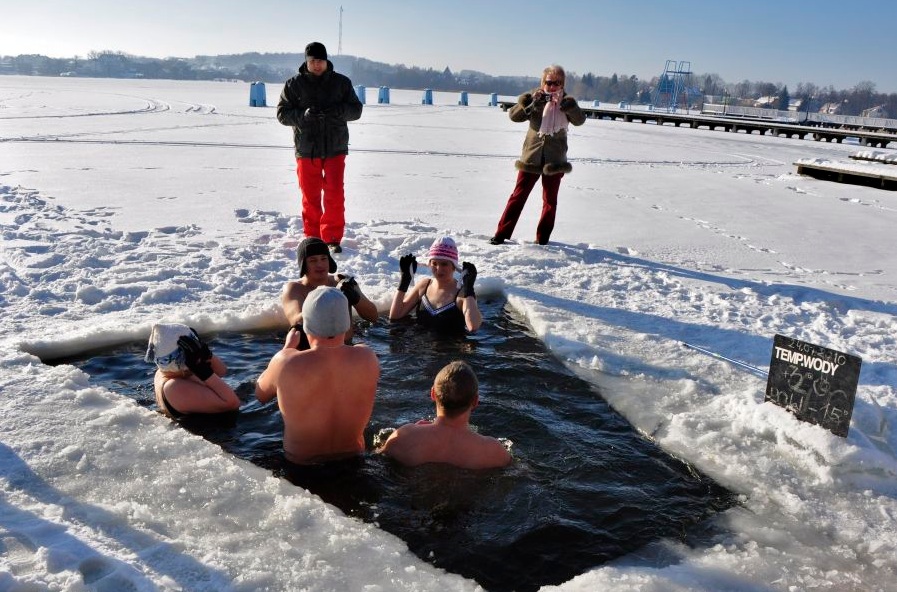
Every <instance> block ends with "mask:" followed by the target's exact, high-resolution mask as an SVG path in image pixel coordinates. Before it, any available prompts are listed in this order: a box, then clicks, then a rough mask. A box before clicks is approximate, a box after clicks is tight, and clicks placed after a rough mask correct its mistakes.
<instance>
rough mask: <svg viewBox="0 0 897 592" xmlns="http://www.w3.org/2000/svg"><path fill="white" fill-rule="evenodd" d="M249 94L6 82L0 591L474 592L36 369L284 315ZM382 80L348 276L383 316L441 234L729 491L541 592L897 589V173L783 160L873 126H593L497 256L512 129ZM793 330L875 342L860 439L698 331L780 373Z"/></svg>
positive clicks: (297, 495)
mask: <svg viewBox="0 0 897 592" xmlns="http://www.w3.org/2000/svg"><path fill="white" fill-rule="evenodd" d="M277 90H279V89H277ZM370 92H372V91H369V94H370ZM248 93H249V85H247V84H236V83H212V82H171V81H135V80H78V79H50V78H36V77H34V78H32V77H17V76H2V77H0V229H2V238H3V242H2V251H0V255H2V256H0V305H2V311H3V320H2V331H0V344H2V346H0V418H2V419H0V426H2V427H0V481H2V484H3V487H2V498H0V590H10V591H12V590H128V589H130V590H179V589H183V590H209V591H213V590H214V591H219V590H264V589H267V590H298V589H309V590H365V591H376V590H383V591H386V590H474V589H476V588H477V584H476V583H475V582H473V581H471V580H466V579H464V578H462V577H460V576H458V575H455V574H450V573H446V572H444V571H442V570H440V569H437V568H434V567H432V566H431V565H429V564H427V563H425V562H423V561H421V560H419V559H418V558H417V557H415V556H414V555H413V554H411V553H410V552H408V551H407V548H406V546H405V544H404V543H403V542H402V541H401V540H399V539H398V538H396V537H394V536H392V535H389V534H387V533H385V532H383V531H380V530H378V529H377V528H376V527H375V526H374V525H371V524H365V523H362V522H360V521H357V520H354V519H350V518H347V517H345V516H344V515H342V514H341V513H340V512H339V511H338V510H336V509H335V508H333V507H330V506H328V505H326V504H324V503H323V502H321V501H320V499H319V498H317V497H315V496H313V495H311V494H308V493H307V492H306V491H304V490H302V489H300V488H297V487H295V486H293V485H291V484H289V483H288V482H286V481H282V480H279V479H276V478H274V477H273V476H271V474H270V473H269V472H267V471H265V470H263V469H261V468H258V467H256V466H253V465H251V464H249V463H246V462H243V461H241V460H239V459H235V458H232V457H230V456H228V455H226V454H225V453H223V452H222V451H221V450H220V449H219V448H218V447H217V446H215V445H213V444H211V443H209V442H206V441H205V440H203V439H201V438H198V437H196V436H193V435H191V434H189V433H187V432H186V431H185V430H182V429H179V428H178V427H177V426H175V425H173V424H172V423H171V422H170V421H169V420H167V419H166V418H164V417H162V416H161V415H159V414H156V413H154V412H151V411H148V410H146V409H143V408H141V407H139V406H138V405H136V404H135V403H134V402H133V401H131V400H130V399H127V398H125V397H122V396H120V395H118V394H116V393H115V392H112V391H110V390H108V389H105V388H101V387H98V386H95V385H93V384H92V383H91V380H90V377H89V376H87V375H86V374H84V373H83V372H81V371H80V370H77V369H75V368H74V367H72V366H67V365H61V366H54V367H51V366H48V365H45V364H43V363H42V362H41V359H42V358H43V359H49V358H54V357H60V356H64V355H70V354H73V353H81V352H86V351H90V350H95V349H101V348H104V347H109V346H112V345H116V344H121V343H126V342H132V341H141V340H145V339H146V336H147V335H148V334H149V329H150V327H151V325H152V323H153V322H155V321H157V320H159V319H162V318H164V319H167V320H170V321H176V322H185V323H188V324H190V325H191V326H194V327H196V328H197V329H198V330H199V331H200V332H212V331H219V330H232V331H243V330H251V329H263V328H270V327H280V326H283V325H284V324H285V321H284V319H283V317H282V314H281V311H280V309H279V299H278V295H279V291H280V288H281V286H282V285H283V282H284V281H286V280H287V279H291V278H294V277H295V276H296V273H297V270H296V265H295V261H294V256H295V247H296V244H297V243H298V241H299V240H300V239H301V224H300V221H299V219H298V210H299V200H298V195H297V193H298V190H297V187H296V180H295V172H294V170H295V161H294V160H293V152H292V145H291V135H290V131H289V129H287V128H285V127H283V126H281V125H280V124H278V123H277V121H276V119H275V118H274V110H273V108H271V107H269V108H252V107H249V106H248ZM269 94H275V89H271V90H270V91H269ZM369 98H370V96H369ZM508 98H510V97H508ZM391 100H392V104H389V105H378V104H371V102H370V101H369V102H368V104H367V105H366V106H365V110H364V114H363V115H362V118H361V120H359V121H358V122H355V123H352V124H350V132H351V142H352V143H351V154H350V155H349V157H348V160H347V169H346V195H347V204H346V206H347V209H346V218H347V221H348V228H347V237H346V240H345V241H344V247H345V251H344V252H343V253H342V254H341V255H340V271H347V272H349V273H353V274H356V275H357V277H358V278H359V281H360V283H361V284H362V287H363V289H364V291H365V293H366V294H367V295H369V296H370V297H371V298H372V299H373V300H374V301H375V302H376V303H377V304H378V306H379V308H380V310H381V311H382V312H383V313H384V314H385V312H386V310H387V308H388V305H389V301H390V299H391V297H392V294H393V291H394V290H395V287H396V283H397V281H398V264H397V260H398V256H399V255H400V254H403V253H405V252H409V251H411V252H416V253H418V254H422V253H423V252H424V251H425V249H426V247H427V246H428V245H429V243H430V242H431V241H432V240H433V238H434V237H435V236H437V235H439V234H442V233H449V234H451V235H453V236H454V237H455V238H456V240H457V241H458V244H459V250H460V251H461V254H462V258H463V259H466V260H470V261H474V262H475V263H476V264H477V267H478V268H479V270H480V279H478V293H484V294H489V293H492V294H496V293H498V292H504V293H505V294H506V295H507V298H508V300H509V302H510V303H511V305H513V306H514V307H515V308H516V309H517V310H519V311H520V312H521V313H522V314H524V315H525V317H526V318H527V320H528V322H529V323H530V325H531V326H532V327H533V329H534V330H535V332H536V333H537V334H538V335H539V336H540V337H541V338H542V339H543V340H544V341H545V343H546V344H547V346H548V347H549V348H550V349H551V350H552V351H553V352H554V353H555V355H557V356H558V358H559V359H561V360H563V361H564V363H565V364H567V365H568V366H569V367H571V368H572V369H574V370H575V371H576V372H577V373H578V374H579V375H581V376H583V377H585V378H586V379H587V380H591V381H594V382H596V383H597V384H599V386H600V387H601V390H602V392H603V393H604V394H605V395H606V397H607V398H608V401H609V402H610V403H611V404H612V405H613V406H614V407H615V408H616V409H617V410H618V411H619V412H620V413H622V414H623V415H624V416H625V417H626V418H627V419H628V420H629V421H630V422H632V424H633V425H634V426H635V427H636V428H638V429H639V430H640V431H641V432H643V433H645V434H647V435H649V436H650V437H652V438H654V439H655V440H656V441H657V442H658V444H659V445H660V446H662V447H663V448H664V449H665V450H666V451H667V452H669V453H670V454H673V455H675V456H678V457H680V458H683V459H685V460H687V461H688V462H689V463H691V464H693V465H694V466H696V467H697V468H698V469H700V470H701V471H702V472H704V473H705V474H707V475H709V476H710V477H712V478H713V479H715V480H716V481H718V482H719V483H721V484H722V485H724V486H725V487H727V488H729V489H731V490H733V491H735V492H736V493H738V494H739V495H740V499H741V505H740V506H737V507H735V508H732V509H730V510H728V511H726V512H724V513H722V514H720V515H718V516H717V517H716V518H714V519H713V525H712V526H713V529H712V532H714V533H715V534H713V535H712V537H713V538H712V540H710V541H707V542H706V544H703V545H700V546H698V547H694V548H692V547H687V546H685V545H683V544H681V543H679V542H674V541H666V542H661V543H657V544H656V545H654V547H655V548H654V549H652V550H650V552H649V550H646V552H644V553H637V554H634V555H632V556H628V557H624V558H622V559H620V560H618V561H615V562H612V563H611V564H607V565H602V566H598V567H596V568H595V569H593V570H590V571H588V572H587V573H584V574H582V575H580V576H578V577H576V578H574V579H573V580H571V581H569V582H566V583H564V584H562V585H560V586H558V587H556V588H554V589H560V590H564V591H577V590H589V591H591V590H647V591H652V590H656V591H669V590H707V591H711V590H722V589H726V590H783V591H790V590H838V591H842V590H897V584H895V582H897V499H895V498H897V458H895V450H897V433H895V426H897V257H895V256H894V248H895V242H894V238H893V236H894V228H895V227H897V194H895V193H894V192H887V191H880V190H876V189H871V188H865V187H855V186H850V185H843V184H835V183H829V182H825V181H818V180H814V179H810V178H805V177H799V176H797V175H796V174H795V167H794V165H793V163H794V162H796V161H797V160H799V159H802V158H817V159H825V160H826V161H835V162H838V161H844V162H846V161H848V159H849V156H850V155H851V154H853V153H855V152H856V151H857V146H855V145H854V146H851V145H840V144H827V143H818V142H812V141H808V140H797V139H786V138H772V137H769V136H762V137H761V136H757V135H754V136H748V135H746V134H734V133H725V132H722V131H708V130H689V129H680V128H674V127H658V126H655V125H642V124H634V123H624V122H611V121H596V120H589V121H587V122H586V124H585V125H584V126H582V127H580V128H576V129H572V130H571V138H570V150H571V153H570V156H571V158H572V160H573V167H574V170H573V172H572V173H571V174H570V175H568V176H566V177H565V179H564V181H563V183H562V185H561V193H560V200H559V210H558V220H557V225H556V229H555V232H554V234H553V236H552V243H551V244H550V245H548V246H547V247H540V246H537V245H534V244H532V241H533V240H534V238H535V236H534V235H535V224H536V219H537V217H538V211H539V208H540V203H539V195H538V190H537V191H535V192H534V193H533V195H532V196H531V197H530V203H528V204H527V208H526V210H525V211H524V215H523V216H522V218H521V220H520V223H519V225H518V227H517V231H516V233H515V236H514V239H513V241H512V242H511V243H507V244H505V245H501V246H492V245H489V244H488V238H489V237H490V236H491V235H492V233H493V231H494V229H495V223H496V221H497V219H498V216H499V214H500V213H501V211H502V208H503V207H504V204H505V201H506V199H507V196H508V194H509V193H510V191H511V188H512V184H513V181H514V178H515V171H514V169H513V161H514V159H515V158H517V156H518V154H519V149H520V145H521V143H522V141H523V134H524V131H525V130H524V129H523V126H520V125H517V124H514V123H512V122H510V121H509V119H508V117H507V114H505V113H503V112H502V111H501V110H500V109H498V108H496V107H488V106H487V105H486V103H487V98H486V97H482V96H472V97H471V98H470V106H469V107H461V106H458V105H457V96H456V95H455V94H452V93H434V105H433V106H423V105H421V104H420V92H419V91H395V90H394V91H393V92H392V93H391ZM883 152H885V153H890V152H891V151H888V150H885V151H883ZM877 160H883V161H885V162H886V161H887V158H878V157H877ZM864 166H881V167H886V166H893V165H889V164H885V163H884V162H881V163H866V164H865V165H864ZM776 333H780V334H784V335H787V336H789V337H794V338H797V339H802V340H805V341H809V342H812V343H816V344H819V345H822V346H824V347H829V348H832V349H837V350H839V351H844V352H848V353H851V354H854V355H857V356H859V357H861V358H862V360H863V367H862V373H861V375H860V384H859V389H858V391H857V396H856V405H855V408H854V413H853V419H852V422H851V427H850V433H849V436H848V437H847V438H846V439H844V438H839V437H837V436H834V435H832V434H831V433H829V432H827V431H826V430H824V429H822V428H819V427H817V426H813V425H810V424H806V423H802V422H799V421H797V420H796V419H795V418H794V417H792V416H791V415H790V414H789V413H788V412H787V411H785V410H784V409H782V408H780V407H777V406H774V405H772V404H770V403H764V402H763V399H764V388H765V380H764V379H763V378H762V377H760V376H757V375H756V374H754V373H750V372H746V371H745V370H744V369H743V368H739V367H737V366H735V365H732V364H727V363H726V362H724V361H721V360H719V359H716V358H713V357H711V356H707V355H705V354H703V353H701V352H699V351H696V350H693V349H690V348H686V347H683V346H682V345H681V344H682V342H686V343H690V344H695V345H699V346H701V347H704V348H707V349H709V350H712V351H715V352H718V353H720V354H722V355H725V356H727V357H730V358H733V359H737V360H740V361H743V362H745V363H747V364H749V365H752V366H756V367H761V368H765V367H766V366H767V365H768V364H769V357H770V351H771V347H772V339H773V336H774V335H775V334H776Z"/></svg>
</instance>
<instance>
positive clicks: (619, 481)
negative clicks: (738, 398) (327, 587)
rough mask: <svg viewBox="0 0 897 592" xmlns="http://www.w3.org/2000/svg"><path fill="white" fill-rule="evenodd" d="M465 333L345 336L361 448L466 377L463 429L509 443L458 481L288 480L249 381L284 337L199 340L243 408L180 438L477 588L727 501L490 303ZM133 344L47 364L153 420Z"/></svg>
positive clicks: (565, 576)
mask: <svg viewBox="0 0 897 592" xmlns="http://www.w3.org/2000/svg"><path fill="white" fill-rule="evenodd" d="M481 306H482V309H483V316H484V319H485V322H484V323H483V328H482V329H481V330H480V332H478V333H477V334H476V335H474V336H468V337H465V338H438V337H435V336H433V335H431V334H429V333H427V332H425V331H424V330H422V329H420V328H418V327H416V326H415V325H413V324H410V323H408V324H401V323H400V324H396V323H393V324H387V323H386V322H385V321H383V320H381V321H380V322H378V323H376V324H375V325H368V324H367V323H364V322H361V323H359V325H358V327H357V330H358V331H357V337H356V339H360V340H362V341H364V342H365V343H366V344H368V345H369V346H370V347H372V348H373V349H374V351H375V352H376V353H377V355H378V356H379V358H380V364H381V378H380V386H379V389H378V393H377V400H376V403H375V405H374V414H373V417H372V419H371V423H370V426H369V427H368V430H367V431H366V439H367V442H368V448H369V449H373V447H374V446H375V443H377V442H380V441H381V439H385V437H386V436H387V435H388V433H389V431H390V430H391V429H392V428H394V427H396V426H399V425H401V424H404V423H407V422H413V421H417V420H419V419H421V418H431V417H432V416H433V404H432V401H430V398H429V389H430V386H431V384H432V380H433V377H434V376H435V374H436V372H438V371H439V369H440V368H442V366H444V365H445V364H446V363H447V362H449V361H451V360H453V359H463V360H465V361H467V362H468V363H469V364H470V365H471V366H472V367H473V368H474V370H475V371H476V373H477V375H478V377H479V379H480V391H481V393H480V394H481V404H480V406H479V407H478V408H477V409H476V410H475V411H474V414H473V416H472V419H471V422H472V424H474V425H475V426H476V427H477V429H479V431H480V432H481V433H484V434H487V435H491V436H496V437H500V438H506V439H508V440H510V441H512V442H513V446H512V451H513V454H514V457H515V464H514V465H513V466H512V467H510V468H508V469H502V470H494V471H481V472H476V471H464V470H459V469H454V468H452V467H447V466H442V465H430V466H424V467H419V468H414V469H411V468H407V467H402V466H399V465H398V464H396V463H394V462H392V461H390V460H389V459H385V458H382V457H380V456H379V455H375V454H369V455H366V456H365V457H364V458H363V459H361V460H359V461H348V462H344V463H338V464H335V465H333V466H328V467H325V468H319V469H295V468H291V467H289V466H288V465H287V464H286V463H285V462H284V460H283V456H282V452H281V436H282V429H283V423H282V420H281V417H280V413H279V411H278V410H277V404H276V401H272V402H270V403H268V404H267V405H260V404H259V403H258V402H257V401H256V400H255V397H254V391H253V388H254V387H253V384H254V380H255V377H256V376H257V375H258V373H259V372H261V370H263V369H264V367H265V365H266V364H267V362H268V360H269V359H270V357H271V356H272V355H274V353H275V352H276V351H277V350H278V349H280V347H281V344H282V342H283V337H284V333H273V332H272V333H256V334H250V335H247V334H237V333H221V334H218V335H215V336H209V337H207V340H208V341H209V344H210V347H211V348H212V350H213V351H214V352H215V353H216V354H218V355H219V356H220V357H221V358H222V359H224V360H225V362H226V363H227V364H228V366H229V370H230V371H229V375H228V377H227V380H228V382H229V383H230V384H231V385H238V386H237V387H236V389H235V390H236V391H237V393H238V394H239V395H240V397H241V399H243V401H244V404H243V406H242V408H241V409H240V412H239V413H238V414H233V415H232V416H231V417H230V418H229V419H228V420H225V421H221V420H220V419H218V420H216V421H206V420H200V421H195V422H192V423H190V422H186V423H184V427H185V428H187V429H189V430H190V431H192V432H195V433H197V434H200V435H202V436H203V437H205V438H206V439H208V440H210V441H211V442H214V443H216V444H218V445H220V446H221V447H222V448H223V449H224V450H226V451H228V452H229V453H231V454H233V455H235V456H238V457H240V458H244V459H247V460H249V461H251V462H253V463H255V464H257V465H260V466H262V467H265V468H268V469H270V470H272V471H273V472H274V474H276V475H278V476H282V477H285V478H287V479H289V480H290V481H291V482H293V483H295V484H297V485H299V486H302V487H305V488H306V489H308V490H310V491H311V492H313V493H315V494H317V495H319V496H320V497H321V498H322V499H324V500H325V501H327V502H329V503H331V504H333V505H335V506H337V507H339V508H340V509H342V510H343V511H344V512H345V513H346V514H348V515H351V516H355V517H358V518H360V519H362V520H365V521H367V522H375V523H376V524H378V525H379V526H380V527H381V528H382V529H384V530H386V531H388V532H391V533H393V534H395V535H397V536H399V537H401V538H402V539H403V540H404V541H405V542H406V543H407V544H408V547H409V548H410V549H411V551H412V552H414V553H415V554H417V555H418V556H419V557H421V558H422V559H424V560H425V561H428V562H430V563H432V564H434V565H436V566H439V567H441V568H444V569H446V570H448V571H451V572H454V573H458V574H461V575H464V576H466V577H469V578H473V579H475V580H476V581H477V582H478V583H480V584H481V585H482V586H483V587H484V588H486V589H487V590H496V591H503V590H535V589H537V588H539V587H541V586H543V585H547V584H559V583H562V582H565V581H567V580H569V579H570V578H572V577H573V576H575V575H577V574H580V573H582V572H584V571H586V570H587V569H588V568H590V567H594V566H597V565H600V564H602V563H604V562H606V561H609V560H611V559H614V558H617V557H620V556H622V555H625V554H627V553H629V552H632V551H635V550H637V549H639V548H640V547H642V546H644V545H646V544H647V543H650V542H652V541H655V540H657V539H659V538H661V537H672V538H676V539H681V540H685V538H686V537H687V535H688V534H689V529H690V527H692V528H691V530H697V527H696V525H697V523H699V522H701V521H702V520H704V519H705V518H707V517H709V516H710V515H711V514H713V513H714V512H718V511H721V510H723V509H725V508H727V507H729V506H731V505H732V504H733V503H734V497H733V495H732V494H731V493H730V492H728V491H727V490H725V489H724V488H722V487H721V486H719V485H717V484H716V483H714V482H713V481H711V480H710V479H708V478H707V477H705V476H703V475H701V474H699V473H698V472H697V471H696V470H695V469H693V468H692V467H690V466H689V465H687V464H685V463H683V462H681V461H679V460H677V459H675V458H672V457H671V456H669V455H668V454H666V453H665V452H663V451H662V450H661V449H660V448H658V447H657V446H656V445H655V444H653V443H652V442H651V441H649V440H647V439H646V438H644V437H643V436H641V435H640V434H638V433H637V432H636V431H635V430H634V429H633V428H632V426H630V425H629V423H628V422H627V421H626V420H624V419H623V418H621V417H620V416H619V415H617V413H615V412H614V411H613V409H611V408H610V406H609V405H608V404H607V403H606V402H605V401H604V400H603V399H602V398H601V396H600V393H599V392H598V391H597V389H596V387H594V386H592V385H590V384H588V383H586V382H585V381H583V380H582V379H580V378H578V377H576V376H574V375H573V374H572V373H571V372H570V371H569V370H567V369H566V368H564V367H563V366H562V365H561V364H560V363H559V362H558V360H557V359H555V358H554V357H553V356H552V355H551V354H550V353H549V352H548V350H547V349H546V348H545V346H544V345H543V344H542V342H540V341H539V340H538V339H536V338H535V337H534V336H533V334H532V332H531V330H530V329H529V328H528V327H527V325H526V324H525V323H524V322H522V321H521V320H520V318H519V316H518V315H516V314H515V313H514V312H513V311H512V310H511V309H509V307H506V306H505V303H504V301H499V300H493V301H488V302H482V303H481ZM144 350H145V344H143V343H139V344H130V345H127V346H122V347H120V348H117V349H116V350H115V351H111V352H105V353H103V354H102V355H94V356H92V357H91V358H89V359H80V360H77V359H67V360H54V361H53V363H62V362H65V363H69V364H73V365H75V366H78V367H80V368H82V369H83V370H84V371H85V372H87V373H88V374H90V375H91V377H92V381H93V382H94V383H97V384H101V385H103V386H105V387H107V388H109V389H110V390H112V391H114V392H117V393H120V394H124V395H126V396H129V397H132V398H134V399H135V400H137V402H138V403H140V404H141V405H143V406H146V407H149V408H152V409H155V408H156V405H155V401H154V399H153V393H152V373H153V370H154V369H153V367H152V366H151V365H149V364H147V363H144V362H143V354H144Z"/></svg>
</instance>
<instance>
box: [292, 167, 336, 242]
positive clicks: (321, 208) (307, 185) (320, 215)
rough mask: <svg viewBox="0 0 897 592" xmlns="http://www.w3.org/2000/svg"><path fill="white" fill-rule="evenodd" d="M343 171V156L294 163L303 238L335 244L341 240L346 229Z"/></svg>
mask: <svg viewBox="0 0 897 592" xmlns="http://www.w3.org/2000/svg"><path fill="white" fill-rule="evenodd" d="M345 170H346V155H345V154H340V155H338V156H331V157H329V158H297V159H296V175H297V176H298V177H299V189H300V190H301V191H302V227H303V231H304V232H305V236H315V237H318V238H320V239H321V240H323V241H324V242H325V243H337V244H339V242H340V241H342V240H343V232H344V231H345V229H346V194H345V191H344V190H343V174H344V173H345Z"/></svg>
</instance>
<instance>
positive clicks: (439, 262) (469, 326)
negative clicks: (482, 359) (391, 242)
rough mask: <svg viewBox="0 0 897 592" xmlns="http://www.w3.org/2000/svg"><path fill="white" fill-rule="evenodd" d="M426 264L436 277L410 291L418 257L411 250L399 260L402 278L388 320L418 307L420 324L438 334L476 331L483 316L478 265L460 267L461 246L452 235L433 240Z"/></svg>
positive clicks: (424, 281) (396, 318) (465, 264)
mask: <svg viewBox="0 0 897 592" xmlns="http://www.w3.org/2000/svg"><path fill="white" fill-rule="evenodd" d="M427 265H428V266H429V268H430V273H431V274H432V276H433V277H432V278H426V279H423V280H421V281H419V282H418V283H417V284H416V285H415V286H414V287H413V288H411V290H410V291H409V290H408V288H409V287H410V286H411V281H412V280H413V279H414V272H415V271H417V258H416V257H415V256H414V255H412V254H411V253H408V254H407V255H404V256H402V257H401V258H400V259H399V269H400V270H401V272H402V278H401V280H400V281H399V289H398V290H397V291H396V295H395V296H394V297H393V299H392V305H391V306H390V307H389V320H390V321H395V320H398V319H401V318H404V317H406V316H408V315H409V314H410V313H411V311H412V310H416V311H417V313H416V315H417V322H418V324H419V325H424V326H426V327H429V328H431V329H434V330H436V331H438V332H439V333H463V332H464V331H465V330H466V331H468V332H471V333H473V332H474V331H476V330H477V329H479V328H480V325H481V324H482V323H483V316H482V314H480V307H479V306H478V305H477V297H476V294H475V293H474V290H473V283H474V281H476V278H477V268H476V267H474V265H473V263H468V262H467V261H465V262H464V265H460V266H459V264H458V247H457V246H456V245H455V241H454V240H452V238H451V237H450V236H444V237H442V238H438V239H436V240H435V241H433V244H432V245H431V246H430V250H429V251H428V253H427ZM456 271H460V272H461V279H460V282H459V281H458V280H456V279H455V272H456ZM459 283H460V285H459Z"/></svg>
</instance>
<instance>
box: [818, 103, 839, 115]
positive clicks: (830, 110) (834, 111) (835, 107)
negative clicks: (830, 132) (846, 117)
mask: <svg viewBox="0 0 897 592" xmlns="http://www.w3.org/2000/svg"><path fill="white" fill-rule="evenodd" d="M819 112H820V113H825V114H826V115H841V114H843V113H844V103H840V102H834V103H826V104H824V105H823V106H822V107H820V109H819Z"/></svg>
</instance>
